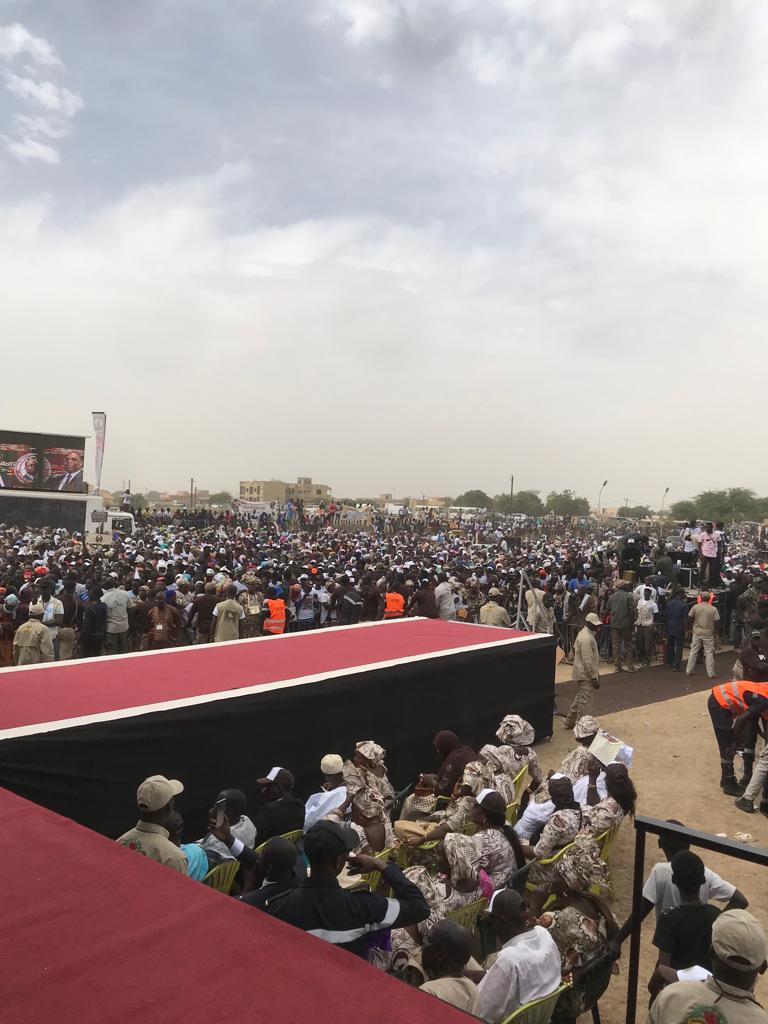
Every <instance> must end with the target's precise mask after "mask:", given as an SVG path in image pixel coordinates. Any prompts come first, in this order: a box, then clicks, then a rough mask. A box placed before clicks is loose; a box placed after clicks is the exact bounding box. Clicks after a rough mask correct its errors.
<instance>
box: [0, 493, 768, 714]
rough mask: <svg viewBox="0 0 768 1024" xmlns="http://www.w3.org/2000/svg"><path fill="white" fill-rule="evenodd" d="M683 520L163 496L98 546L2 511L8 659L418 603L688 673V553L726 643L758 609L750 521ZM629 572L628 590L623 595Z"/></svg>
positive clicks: (175, 640)
mask: <svg viewBox="0 0 768 1024" xmlns="http://www.w3.org/2000/svg"><path fill="white" fill-rule="evenodd" d="M281 524H282V525H281ZM713 529H714V528H713ZM680 534H681V536H680V538H679V543H680V549H679V550H668V548H667V545H666V543H665V541H664V539H663V538H659V539H658V540H655V541H654V542H653V543H651V541H649V539H648V538H647V537H646V536H645V535H643V534H641V533H639V532H637V531H631V530H629V531H628V532H625V533H622V534H621V535H618V536H617V535H616V533H615V531H614V532H611V531H609V530H605V529H602V528H600V527H599V526H598V525H597V524H596V523H595V524H593V525H592V526H586V525H582V526H580V527H576V526H569V525H568V524H567V523H565V522H564V521H562V520H559V521H549V522H541V523H538V524H536V523H532V522H527V523H526V522H521V521H520V520H518V519H514V518H510V517H500V516H492V517H490V516H489V517H486V516H475V517H474V518H472V520H471V521H470V522H466V521H460V522H454V521H452V520H450V518H448V517H447V516H443V515H441V514H440V513H438V512H434V511H433V512H430V513H421V514H419V515H415V516H405V517H400V516H398V517H394V518H393V519H389V520H384V518H383V517H379V518H378V519H375V520H374V521H373V522H372V524H371V525H370V527H369V528H368V529H366V530H363V531H360V532H350V531H348V530H343V529H342V528H341V526H340V525H339V524H338V523H336V522H335V514H334V516H331V515H330V514H327V515H324V516H321V517H316V519H314V520H313V519H309V520H305V519H304V518H303V516H302V517H301V518H299V517H297V513H296V510H293V511H292V513H291V518H287V517H285V516H283V518H282V519H281V518H278V519H276V518H273V517H272V516H267V515H264V514H261V515H260V516H258V517H253V518H251V517H249V516H246V515H237V514H229V513H227V514H223V515H220V516H217V517H215V516H211V515H210V514H209V513H201V512H189V513H187V512H184V511H183V510H182V511H179V512H178V513H173V514H171V512H170V511H167V512H166V511H163V510H160V511H156V512H154V513H151V514H149V513H148V514H147V515H145V516H143V517H142V518H140V519H139V521H138V525H137V527H136V530H135V531H134V532H133V533H132V534H131V535H129V536H120V535H117V536H115V538H114V539H113V540H112V541H111V543H110V546H108V547H105V546H100V547H97V548H94V549H93V550H90V549H89V548H88V546H87V545H86V543H85V541H84V538H83V537H82V536H80V535H78V534H76V533H75V534H69V533H68V532H67V531H66V530H63V529H52V528H43V529H39V530H38V529H26V530H24V529H22V528H14V527H7V526H5V525H3V524H0V665H10V664H12V663H15V664H30V663H36V662H44V661H48V660H51V658H54V659H67V658H71V657H73V656H80V657H92V656H96V655H100V654H113V653H124V652H126V651H131V650H147V649H148V650H152V649H158V648H165V647H169V646H175V645H179V644H191V643H207V642H209V641H213V640H216V641H222V640H231V639H236V638H239V637H252V636H259V635H274V634H280V633H284V632H292V631H296V630H306V629H318V628H327V627H330V626H335V625H350V624H354V623H357V622H371V621H376V620H378V619H389V618H400V617H402V616H407V615H420V616H425V617H427V618H441V619H448V620H453V619H458V620H462V621H467V622H479V623H481V624H485V625H495V626H506V627H509V626H511V625H515V624H516V623H517V624H520V625H524V626H525V627H526V628H530V629H533V630H535V631H537V632H548V633H552V634H555V635H556V636H557V638H558V640H559V642H560V644H561V646H562V647H563V649H564V651H565V652H566V657H567V659H568V660H571V661H573V660H575V659H576V658H577V657H578V648H579V644H577V642H576V640H577V637H578V636H579V635H580V634H583V631H584V627H585V626H594V627H595V630H594V631H595V641H596V643H597V648H598V654H599V656H600V657H601V658H603V659H605V660H612V661H614V662H615V664H616V666H617V667H618V668H619V669H622V668H626V669H627V670H629V671H634V668H635V666H636V665H637V666H642V665H647V664H649V663H650V662H651V661H652V660H653V659H654V658H655V657H656V656H657V654H663V655H664V657H665V658H666V659H667V661H668V664H669V665H670V667H673V668H676V669H678V670H680V668H681V667H682V644H683V639H684V637H685V633H686V625H687V623H688V620H687V619H686V618H684V617H683V615H682V614H681V612H682V611H683V610H684V609H683V605H684V604H686V603H687V601H689V600H690V597H689V596H687V595H686V592H685V591H683V589H682V588H681V586H680V582H681V578H682V576H683V575H684V569H685V563H686V562H688V563H690V562H691V560H692V558H693V559H694V560H695V559H700V560H701V561H702V570H701V571H702V575H703V574H704V572H706V574H707V578H708V579H710V580H715V579H716V582H717V583H720V584H722V587H720V588H718V589H717V590H712V593H713V594H715V595H716V596H717V608H716V611H717V614H716V616H715V618H716V620H718V621H720V626H721V628H722V631H723V632H724V633H725V634H726V635H727V637H728V639H730V640H731V641H732V642H734V644H735V646H737V647H740V646H741V645H742V639H744V640H749V639H750V637H751V632H752V627H753V625H754V620H755V618H756V617H760V616H762V620H763V623H764V621H765V619H766V616H768V601H767V600H766V599H767V598H768V583H767V582H766V576H765V572H764V569H765V563H764V561H763V560H762V558H763V553H762V552H761V551H760V550H759V548H758V544H759V543H760V542H759V539H758V538H757V536H752V537H746V538H744V539H740V540H739V541H737V542H733V543H732V544H731V543H730V542H729V539H728V538H727V536H726V535H725V534H723V533H722V532H718V531H715V532H714V533H710V531H709V529H708V526H707V525H706V524H705V525H704V527H702V528H701V529H698V528H696V527H695V525H694V524H691V525H690V526H685V527H683V528H682V530H681V531H680ZM713 543H714V544H715V548H714V549H712V548H710V547H707V545H708V544H710V545H711V544H713ZM729 545H730V546H729ZM687 547H693V548H696V551H695V552H690V551H687V550H685V548H687ZM711 550H715V551H716V554H715V555H710V554H699V553H698V552H699V551H700V552H705V551H711ZM630 574H633V575H634V577H635V578H634V579H633V580H632V582H631V583H630V584H626V586H627V590H628V592H631V593H632V598H633V600H632V602H631V603H630V602H629V601H628V599H627V597H626V595H624V596H622V595H621V594H618V595H617V591H619V590H620V589H621V588H622V587H623V586H625V580H624V577H626V576H629V575H630ZM688 582H690V580H689V581H688ZM710 586H713V584H710ZM707 593H709V591H708V592H707ZM708 600H709V598H708ZM713 600H714V599H713ZM717 609H719V611H718V610H717ZM22 626H25V627H26V628H24V629H23V630H21V627H22ZM43 627H45V628H43ZM49 640H50V643H49V642H48V641H49ZM715 643H716V637H715V636H714V633H713V634H712V635H711V636H710V635H707V636H706V637H704V636H699V630H698V629H697V628H696V626H694V628H693V630H692V650H691V657H690V658H689V662H688V669H689V670H692V667H693V664H695V660H696V655H697V654H698V647H703V650H704V653H705V656H706V663H707V669H708V671H709V672H710V674H712V673H713V667H712V653H713V651H714V645H715ZM581 646H582V647H584V646H585V645H584V644H581ZM590 646H591V645H590ZM583 654H584V651H582V655H583ZM589 681H590V682H591V680H589ZM576 710H577V712H578V710H579V709H576ZM581 710H584V709H583V708H582V709H581Z"/></svg>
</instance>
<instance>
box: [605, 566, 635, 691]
mask: <svg viewBox="0 0 768 1024" xmlns="http://www.w3.org/2000/svg"><path fill="white" fill-rule="evenodd" d="M607 607H608V614H609V615H610V616H611V643H612V646H613V654H614V665H615V666H616V671H617V672H621V671H622V644H623V646H624V655H623V657H624V661H625V662H626V665H627V672H634V671H635V666H634V664H633V663H632V662H633V658H632V624H633V622H634V621H635V602H634V600H633V598H632V595H631V594H630V593H629V591H628V590H626V589H625V583H624V580H616V590H615V592H614V593H613V594H611V596H610V597H609V598H608V606H607Z"/></svg>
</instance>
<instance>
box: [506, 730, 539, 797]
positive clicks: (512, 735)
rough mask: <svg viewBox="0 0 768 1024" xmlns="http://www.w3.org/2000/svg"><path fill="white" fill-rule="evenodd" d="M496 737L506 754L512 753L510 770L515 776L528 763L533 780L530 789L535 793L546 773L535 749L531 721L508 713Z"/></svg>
mask: <svg viewBox="0 0 768 1024" xmlns="http://www.w3.org/2000/svg"><path fill="white" fill-rule="evenodd" d="M496 737H497V739H498V740H499V742H500V743H501V744H502V747H501V748H500V749H501V750H502V751H504V752H505V755H509V754H511V760H510V762H509V766H508V771H510V772H511V773H512V776H513V777H514V776H515V775H517V773H518V772H519V771H520V769H521V768H522V767H523V765H526V764H527V765H528V774H529V776H530V779H531V782H530V785H529V786H528V789H529V791H530V792H531V793H535V792H536V790H537V789H538V788H539V787H540V786H541V784H542V782H543V781H544V775H543V773H542V771H541V767H540V765H539V759H538V757H537V755H536V751H535V750H534V749H533V741H534V740H535V739H536V733H535V731H534V728H533V726H532V725H531V724H530V722H526V720H525V719H524V718H521V717H520V715H506V716H505V717H504V718H503V719H502V720H501V723H500V725H499V728H498V729H497V730H496Z"/></svg>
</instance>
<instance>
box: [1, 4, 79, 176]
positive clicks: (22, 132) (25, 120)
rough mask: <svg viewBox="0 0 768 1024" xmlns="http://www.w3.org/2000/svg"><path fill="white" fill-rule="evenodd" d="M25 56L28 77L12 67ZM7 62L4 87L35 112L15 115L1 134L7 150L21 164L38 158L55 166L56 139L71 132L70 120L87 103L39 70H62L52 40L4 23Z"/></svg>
mask: <svg viewBox="0 0 768 1024" xmlns="http://www.w3.org/2000/svg"><path fill="white" fill-rule="evenodd" d="M19 57H22V58H25V60H26V63H24V70H25V72H26V75H25V76H21V75H18V74H16V73H15V71H13V70H11V68H12V67H13V65H14V61H15V60H16V58H19ZM2 64H5V66H6V67H5V72H4V75H3V77H4V79H5V88H6V90H7V91H8V92H9V93H10V94H11V95H12V96H15V97H16V98H17V99H18V100H21V101H22V103H24V104H25V105H26V106H27V107H31V108H32V109H33V110H35V111H36V112H35V113H33V114H26V113H16V114H15V115H13V117H12V122H11V131H10V132H8V133H6V134H4V135H3V136H2V141H3V143H4V145H5V148H6V151H7V152H8V153H10V154H11V156H13V157H15V158H16V159H17V160H18V161H19V162H20V163H28V162H29V161H30V160H37V161H40V162H41V163H45V164H57V163H59V160H60V154H59V151H58V149H57V148H56V147H55V146H53V145H52V144H51V143H52V141H58V140H61V139H63V138H65V137H66V136H67V135H69V133H70V131H71V122H72V119H73V118H74V117H75V116H76V115H77V114H78V113H79V112H80V110H82V107H83V101H82V98H81V97H80V95H79V94H78V93H75V92H72V91H70V90H69V89H66V88H64V87H63V86H61V85H57V84H56V82H54V81H52V80H51V79H50V78H44V77H41V73H45V74H50V73H51V72H53V71H56V70H58V69H60V67H61V61H60V59H59V57H58V55H57V53H56V51H55V50H54V48H53V47H52V46H51V44H50V43H49V42H48V40H47V39H42V38H40V37H39V36H34V35H32V33H31V32H29V31H28V30H27V29H26V28H25V27H24V26H23V25H20V24H19V23H18V22H15V23H14V24H12V25H5V26H3V25H0V66H1V65H2Z"/></svg>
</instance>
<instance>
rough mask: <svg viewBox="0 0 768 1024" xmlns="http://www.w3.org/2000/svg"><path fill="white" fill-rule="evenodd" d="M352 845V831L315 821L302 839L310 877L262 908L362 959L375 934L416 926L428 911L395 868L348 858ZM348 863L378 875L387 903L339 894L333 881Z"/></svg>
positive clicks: (373, 895) (382, 898) (355, 838)
mask: <svg viewBox="0 0 768 1024" xmlns="http://www.w3.org/2000/svg"><path fill="white" fill-rule="evenodd" d="M302 809H303V808H302ZM357 842H358V836H357V834H356V833H355V832H353V831H352V829H349V828H345V827H344V826H342V825H339V824H337V823H336V822H333V821H318V823H317V824H316V825H313V826H312V828H311V829H310V830H309V831H308V832H307V833H306V835H305V836H304V852H305V853H306V855H307V857H308V858H309V868H310V877H309V878H307V879H306V880H305V881H304V882H302V883H301V885H300V886H299V887H298V888H297V889H294V890H293V891H292V892H288V893H284V894H283V895H281V896H278V897H276V898H274V899H272V900H271V902H270V904H269V906H268V907H267V908H266V909H267V910H268V911H269V913H270V914H271V915H272V916H273V917H276V918H277V919H278V920H280V921H285V922H286V924H292V925H294V927H296V928H301V929H302V930H303V931H306V932H309V934H310V935H316V936H317V937H318V938H321V939H323V940H324V941H325V942H330V943H332V944H333V945H335V946H337V947H338V948H339V949H346V950H348V951H349V952H350V953H354V954H355V955H357V956H360V957H363V958H366V957H367V956H368V953H369V950H370V949H371V946H372V944H375V942H376V940H377V936H376V935H375V934H374V933H377V932H380V931H382V930H388V929H390V928H402V927H405V926H407V925H411V924H418V923H419V921H423V920H425V919H426V918H427V917H428V916H429V907H428V905H427V901H426V900H425V898H424V895H423V894H422V892H421V891H420V889H419V888H418V886H416V885H414V884H413V883H412V882H409V881H408V879H407V878H406V877H405V875H404V874H403V873H402V871H401V870H400V869H399V868H398V867H397V866H396V865H395V864H387V865H385V866H384V867H383V869H382V864H381V862H380V861H378V860H376V859H375V858H374V857H368V856H366V855H365V854H358V855H357V856H354V857H350V856H349V854H350V851H351V850H353V849H354V848H355V846H356V845H357ZM347 863H349V864H350V865H351V866H353V867H355V868H357V869H359V870H360V871H361V872H369V871H381V877H382V878H383V879H384V881H385V882H386V883H387V884H388V885H389V886H390V888H391V890H392V896H391V898H389V899H388V898H387V897H385V896H381V895H379V893H375V892H365V891H359V890H356V891H351V892H349V891H345V890H344V889H342V888H341V886H340V885H339V883H338V876H339V875H340V874H341V872H342V870H343V868H344V865H345V864H347ZM372 939H373V940H374V942H373V943H372V941H371V940H372Z"/></svg>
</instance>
